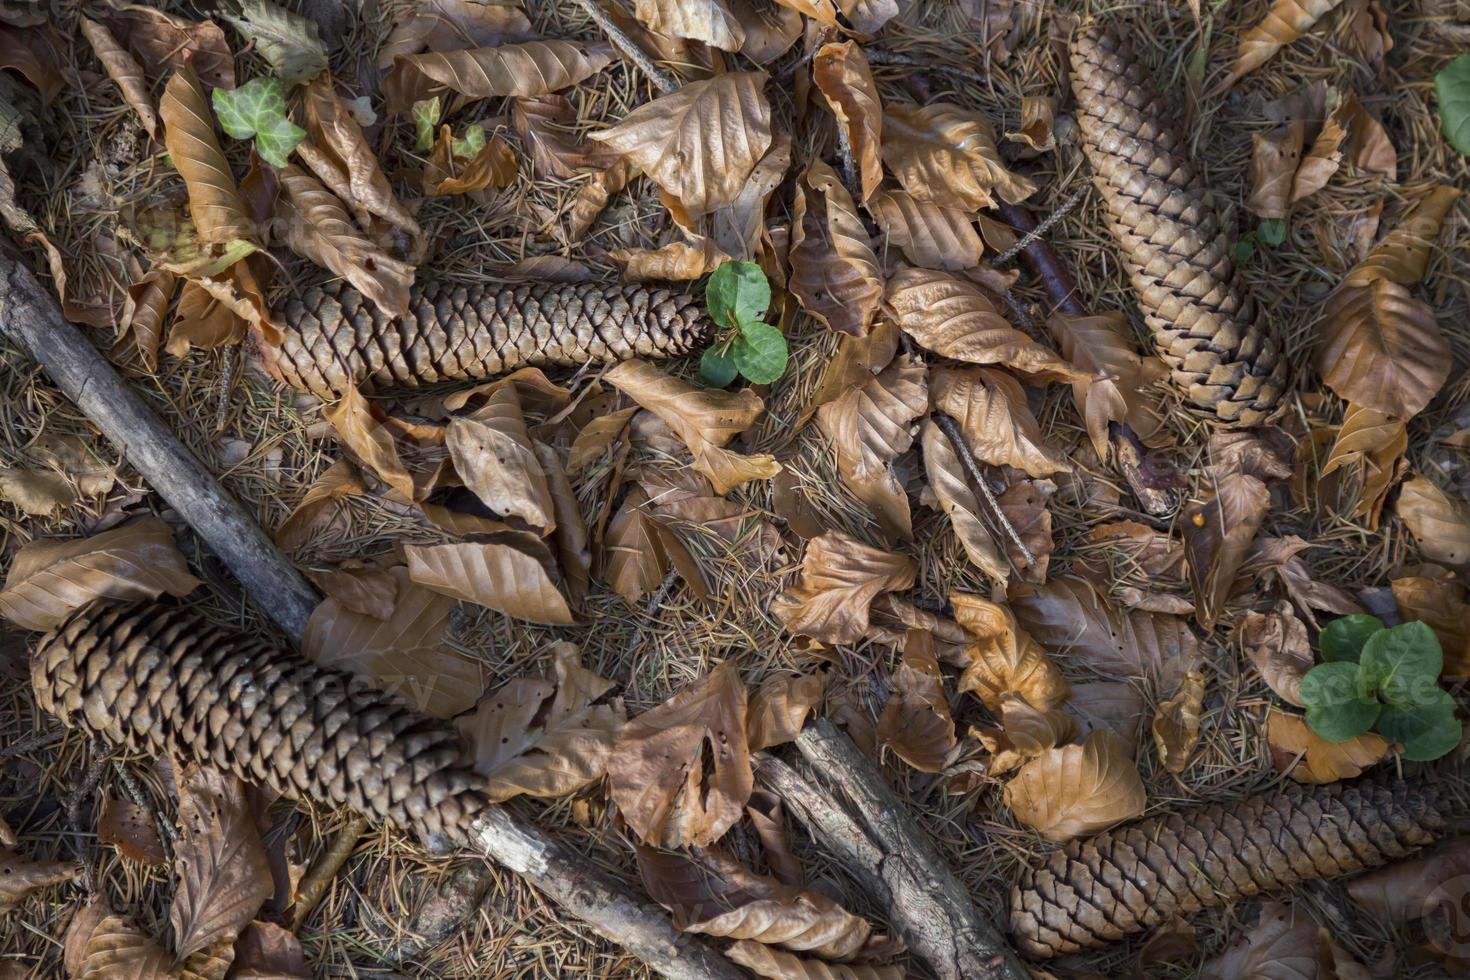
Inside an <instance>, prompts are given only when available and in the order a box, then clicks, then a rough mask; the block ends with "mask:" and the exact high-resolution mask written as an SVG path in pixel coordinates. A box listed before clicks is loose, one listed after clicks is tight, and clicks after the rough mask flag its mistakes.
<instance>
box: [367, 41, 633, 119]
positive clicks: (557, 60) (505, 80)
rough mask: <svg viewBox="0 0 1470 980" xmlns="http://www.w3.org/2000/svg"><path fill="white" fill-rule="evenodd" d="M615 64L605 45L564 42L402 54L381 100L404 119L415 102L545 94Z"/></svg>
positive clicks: (540, 42) (394, 63)
mask: <svg viewBox="0 0 1470 980" xmlns="http://www.w3.org/2000/svg"><path fill="white" fill-rule="evenodd" d="M611 62H612V53H611V50H610V49H609V48H608V47H607V46H605V45H601V44H595V45H583V44H578V43H576V42H574V41H562V40H552V41H525V42H522V43H518V44H502V45H500V46H498V47H493V48H470V49H468V50H461V51H430V52H427V53H425V54H409V55H400V56H398V57H397V58H395V59H394V60H393V67H392V68H390V69H389V70H388V75H387V77H385V78H384V79H383V96H384V98H386V99H387V101H388V110H389V111H390V112H393V113H397V114H400V115H403V114H407V113H408V111H409V109H410V107H411V106H412V105H413V104H414V103H415V102H420V101H423V100H424V99H432V98H434V97H435V96H436V95H437V96H441V97H442V96H445V95H448V94H450V93H457V94H459V95H462V96H464V97H465V98H469V99H491V98H498V97H500V96H506V95H516V96H533V95H545V94H546V93H547V92H555V91H557V90H559V89H564V88H568V87H570V86H572V85H576V84H577V83H578V82H580V81H583V80H584V79H587V78H590V77H592V76H593V75H595V74H597V73H598V72H600V71H602V69H604V68H606V67H607V66H608V65H609V64H610V63H611Z"/></svg>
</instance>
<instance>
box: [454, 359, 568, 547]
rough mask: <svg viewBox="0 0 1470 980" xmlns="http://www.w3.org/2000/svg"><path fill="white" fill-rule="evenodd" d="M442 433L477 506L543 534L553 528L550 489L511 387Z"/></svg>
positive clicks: (552, 506)
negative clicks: (474, 497)
mask: <svg viewBox="0 0 1470 980" xmlns="http://www.w3.org/2000/svg"><path fill="white" fill-rule="evenodd" d="M444 435H445V437H444V445H445V448H446V449H448V450H449V458H450V459H451V460H453V461H454V469H455V472H457V473H458V474H459V477H460V479H461V480H463V481H464V485H465V487H466V488H468V489H469V490H470V491H471V492H472V493H474V495H475V496H477V497H479V498H480V502H481V503H483V504H484V505H485V506H486V507H488V508H490V509H491V510H492V511H494V512H495V513H497V514H500V515H503V516H507V517H515V518H519V519H520V520H522V521H524V522H525V523H526V524H527V525H529V526H530V527H531V528H532V529H533V530H535V531H536V532H537V533H538V534H541V535H542V536H545V535H546V534H549V533H550V532H551V531H552V529H553V528H555V527H556V516H555V515H556V505H555V503H554V501H553V500H552V497H551V487H550V484H549V483H548V482H547V478H546V472H545V470H544V469H543V468H542V466H541V461H540V459H539V458H538V457H537V455H536V450H535V448H534V447H533V445H532V443H531V434H530V433H529V432H528V431H526V420H525V417H524V416H523V415H522V414H521V401H520V398H519V397H518V396H517V395H516V389H515V388H514V386H511V385H507V386H505V387H503V388H500V389H498V390H496V391H495V392H493V393H492V394H491V395H490V397H489V399H488V400H487V401H486V402H485V403H484V404H483V405H482V406H480V407H479V408H477V409H476V410H475V412H474V414H473V415H470V416H468V417H461V418H454V419H451V420H450V422H449V426H448V428H447V429H446V430H445V434H444Z"/></svg>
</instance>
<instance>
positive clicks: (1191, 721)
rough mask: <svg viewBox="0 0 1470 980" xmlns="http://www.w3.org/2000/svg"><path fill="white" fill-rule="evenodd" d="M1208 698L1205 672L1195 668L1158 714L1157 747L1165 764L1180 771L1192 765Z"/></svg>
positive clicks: (1161, 760) (1155, 731) (1154, 723)
mask: <svg viewBox="0 0 1470 980" xmlns="http://www.w3.org/2000/svg"><path fill="white" fill-rule="evenodd" d="M1204 699H1205V675H1204V674H1202V673H1200V672H1199V671H1197V670H1191V671H1189V672H1188V673H1187V674H1185V675H1184V680H1182V681H1180V682H1179V690H1177V691H1175V692H1174V696H1173V697H1172V698H1170V699H1169V700H1167V701H1165V702H1164V703H1163V704H1161V705H1159V710H1158V711H1157V712H1155V714H1154V721H1153V726H1152V727H1153V733H1154V747H1155V748H1157V749H1158V750H1159V761H1160V762H1162V763H1163V764H1164V768H1165V769H1167V770H1169V771H1170V772H1173V773H1180V772H1183V771H1184V768H1185V767H1186V766H1187V765H1189V755H1190V753H1191V752H1193V751H1194V747H1195V746H1196V745H1198V744H1199V723H1200V709H1201V706H1202V705H1203V703H1204Z"/></svg>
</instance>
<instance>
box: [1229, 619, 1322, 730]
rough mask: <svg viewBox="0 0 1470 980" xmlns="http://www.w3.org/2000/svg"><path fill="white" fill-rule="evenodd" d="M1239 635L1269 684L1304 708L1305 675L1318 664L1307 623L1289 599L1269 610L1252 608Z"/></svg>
mask: <svg viewBox="0 0 1470 980" xmlns="http://www.w3.org/2000/svg"><path fill="white" fill-rule="evenodd" d="M1235 638H1236V639H1237V640H1239V641H1240V644H1241V646H1243V647H1244V648H1245V653H1246V656H1248V657H1249V658H1250V661H1251V663H1252V664H1254V665H1255V668H1256V671H1257V672H1258V673H1259V674H1260V675H1261V679H1262V680H1264V681H1265V682H1266V686H1267V687H1269V688H1270V689H1271V690H1272V691H1274V692H1276V696H1277V697H1279V698H1281V700H1283V701H1285V702H1286V703H1287V704H1292V705H1296V706H1297V707H1298V708H1300V707H1302V697H1301V688H1302V678H1303V677H1305V676H1306V675H1307V671H1309V670H1311V669H1312V667H1313V666H1315V665H1316V662H1317V658H1316V656H1315V655H1314V654H1313V653H1312V646H1311V643H1310V642H1309V641H1308V639H1307V626H1306V624H1305V623H1303V622H1302V621H1301V620H1300V619H1298V618H1297V615H1296V613H1295V612H1294V611H1293V610H1292V608H1291V603H1290V602H1288V601H1287V600H1285V599H1282V600H1281V601H1279V602H1277V603H1276V608H1275V609H1273V610H1271V611H1270V612H1267V613H1259V612H1255V611H1254V610H1252V611H1251V612H1248V613H1246V614H1245V618H1244V619H1243V620H1241V622H1240V625H1239V626H1237V627H1236V628H1235Z"/></svg>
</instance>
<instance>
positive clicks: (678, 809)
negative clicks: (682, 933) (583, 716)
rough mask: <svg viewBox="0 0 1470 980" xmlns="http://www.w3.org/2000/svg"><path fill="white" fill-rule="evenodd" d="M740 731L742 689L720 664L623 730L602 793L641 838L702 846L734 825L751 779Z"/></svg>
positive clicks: (743, 706)
mask: <svg viewBox="0 0 1470 980" xmlns="http://www.w3.org/2000/svg"><path fill="white" fill-rule="evenodd" d="M745 726H746V700H745V685H744V684H742V683H741V681H740V675H739V674H738V673H736V671H735V667H734V665H733V663H732V662H730V661H726V662H725V663H723V664H721V665H720V666H719V667H716V668H715V669H714V670H713V671H712V672H711V673H710V674H709V676H707V677H705V678H704V679H703V680H700V681H698V682H696V683H694V684H692V685H690V686H689V687H687V688H685V689H684V690H683V691H681V692H679V693H678V694H676V695H675V696H674V697H673V698H671V699H669V700H668V701H665V702H664V703H663V704H661V705H659V706H658V707H657V708H654V709H653V710H651V711H647V712H644V713H643V714H641V715H639V716H638V717H636V718H633V719H631V720H630V721H629V722H628V723H627V725H625V726H624V727H623V730H622V733H621V734H620V735H619V736H618V740H617V744H616V745H615V746H614V747H613V753H612V756H611V758H610V759H609V760H608V765H607V775H608V791H609V794H610V795H611V796H612V799H613V802H614V803H616V804H617V806H618V811H619V812H620V813H621V814H622V816H623V819H624V820H626V821H627V822H628V826H629V827H631V828H632V829H633V832H634V833H636V834H637V835H638V836H639V838H640V839H642V840H644V841H646V842H648V843H650V844H653V845H656V846H660V847H681V846H684V845H686V844H695V845H699V846H705V845H708V844H711V843H713V842H714V841H716V840H718V839H719V838H720V837H721V836H723V835H724V833H725V831H727V830H729V829H730V828H731V827H733V826H734V825H735V823H736V822H737V821H738V820H739V819H740V815H741V812H742V810H743V808H744V807H745V802H746V800H747V799H749V798H750V793H751V789H752V788H753V786H754V778H755V777H754V776H753V774H752V773H751V769H750V753H749V750H748V748H747V747H746V742H745ZM706 753H708V756H707V755H706ZM706 758H709V759H710V764H711V765H712V767H713V768H712V771H710V770H707V769H706V764H705V759H706ZM657 897H658V896H657V895H655V898H657Z"/></svg>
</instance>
